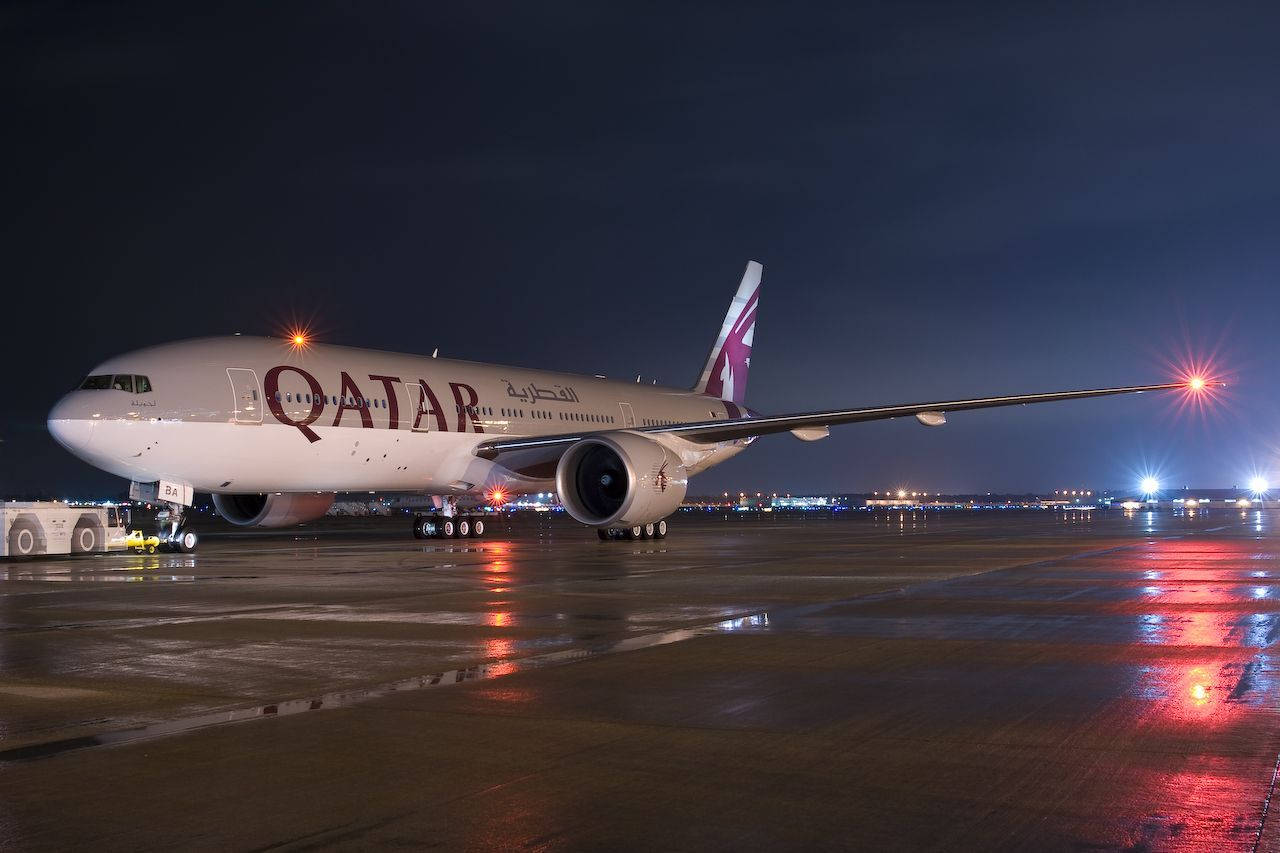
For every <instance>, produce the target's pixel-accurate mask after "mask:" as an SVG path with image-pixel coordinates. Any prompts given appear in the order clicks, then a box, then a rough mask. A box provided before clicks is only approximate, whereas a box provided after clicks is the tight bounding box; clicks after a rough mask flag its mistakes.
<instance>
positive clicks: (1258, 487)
mask: <svg viewBox="0 0 1280 853" xmlns="http://www.w3.org/2000/svg"><path fill="white" fill-rule="evenodd" d="M1270 490H1271V484H1270V483H1268V482H1267V478H1266V477H1254V478H1253V479H1251V480H1250V481H1249V491H1251V492H1253V493H1254V494H1255V495H1260V494H1262V493H1264V492H1267V491H1270Z"/></svg>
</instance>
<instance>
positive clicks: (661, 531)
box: [653, 521, 667, 539]
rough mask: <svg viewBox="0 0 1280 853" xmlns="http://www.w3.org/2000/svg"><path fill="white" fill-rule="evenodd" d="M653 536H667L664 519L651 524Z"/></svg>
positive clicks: (663, 537) (664, 537) (660, 537)
mask: <svg viewBox="0 0 1280 853" xmlns="http://www.w3.org/2000/svg"><path fill="white" fill-rule="evenodd" d="M653 538H654V539H666V538H667V523H666V522H665V521H659V522H658V523H657V524H655V525H654V526H653Z"/></svg>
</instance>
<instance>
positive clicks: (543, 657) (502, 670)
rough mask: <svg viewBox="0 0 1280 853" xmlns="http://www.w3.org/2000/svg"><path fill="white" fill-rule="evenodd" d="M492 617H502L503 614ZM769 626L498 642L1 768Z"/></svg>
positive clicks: (25, 754) (32, 752) (728, 624)
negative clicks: (329, 688) (583, 641)
mask: <svg viewBox="0 0 1280 853" xmlns="http://www.w3.org/2000/svg"><path fill="white" fill-rule="evenodd" d="M491 615H495V616H497V615H501V614H491ZM768 624H769V614H767V613H755V614H751V615H748V616H742V617H738V618H735V619H729V620H725V621H723V622H718V623H716V624H714V625H704V626H701V627H697V628H682V629H679V630H675V631H663V632H660V633H657V634H648V635H643V636H632V637H628V638H626V639H625V640H621V641H618V642H615V643H608V644H601V645H598V646H594V647H585V648H574V649H564V650H560V651H554V652H546V653H543V654H538V655H532V656H529V657H522V658H518V659H514V660H512V659H509V658H508V656H509V655H511V653H512V651H513V648H514V647H513V645H512V643H511V642H510V641H508V640H503V639H494V640H490V641H488V642H487V643H486V644H485V651H486V653H487V655H488V656H489V657H491V658H495V660H493V661H492V662H491V663H484V664H477V665H475V666H468V667H463V668H459V669H450V670H446V671H444V672H437V673H434V674H431V675H420V676H416V677H414V678H405V679H398V680H396V681H392V682H389V683H386V684H379V685H375V686H373V687H367V688H364V689H360V690H340V691H335V692H332V693H325V694H323V695H320V696H316V697H311V698H303V699H290V700H285V701H280V702H272V703H270V704H266V705H259V706H256V707H252V708H236V709H231V710H226V711H218V712H214V713H208V714H198V715H196V716H192V717H186V718H183V719H177V720H166V721H165V722H162V723H155V724H153V725H149V726H143V727H140V728H135V729H121V730H116V731H108V732H103V733H101V734H96V735H89V736H81V737H74V738H67V739H64V740H57V741H51V742H46V743H39V744H32V745H28V746H21V747H17V748H13V749H6V750H0V764H3V763H6V762H16V761H32V760H36V759H41V758H49V757H51V756H54V755H58V754H61V753H64V752H70V751H73V750H78V749H85V748H88V747H94V746H108V745H111V744H120V743H129V742H132V741H139V740H150V739H153V738H160V737H168V736H172V735H176V734H181V733H184V732H189V731H194V730H196V729H202V728H206V727H208V726H217V725H224V724H226V723H238V722H247V721H250V720H257V719H262V718H264V717H287V716H292V715H294V714H301V713H305V712H307V711H320V710H323V709H326V708H329V709H333V708H343V707H347V706H350V705H353V704H357V703H361V702H368V701H370V700H372V699H378V698H381V697H384V696H389V695H391V694H393V693H403V692H406V691H414V690H423V689H426V688H429V687H448V686H451V685H455V684H462V683H465V682H470V681H477V680H483V679H491V678H501V677H502V676H506V675H512V674H514V673H517V672H527V671H530V670H534V669H540V668H543V667H547V666H554V665H558V664H565V663H572V662H575V661H581V660H587V659H590V658H594V657H599V656H601V655H608V654H615V653H618V652H631V651H637V650H640V649H647V648H653V647H655V646H663V645H667V644H670V643H679V642H684V641H686V640H693V639H697V638H699V637H709V636H713V635H715V634H718V633H723V632H734V631H740V630H742V629H744V628H760V627H768Z"/></svg>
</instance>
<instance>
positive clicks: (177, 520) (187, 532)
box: [156, 503, 200, 554]
mask: <svg viewBox="0 0 1280 853" xmlns="http://www.w3.org/2000/svg"><path fill="white" fill-rule="evenodd" d="M186 509H187V508H186V507H185V506H183V505H182V504H175V503H171V504H168V508H167V509H163V510H161V511H160V513H159V514H158V515H157V516H156V527H157V528H158V529H159V534H158V535H159V537H160V547H162V548H164V549H165V550H166V551H177V552H178V553H179V554H190V553H191V552H192V551H194V550H195V549H196V546H197V545H199V544H200V535H199V534H198V533H196V531H195V529H194V528H192V527H188V526H187V520H186Z"/></svg>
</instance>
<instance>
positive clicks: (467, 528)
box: [458, 518, 471, 539]
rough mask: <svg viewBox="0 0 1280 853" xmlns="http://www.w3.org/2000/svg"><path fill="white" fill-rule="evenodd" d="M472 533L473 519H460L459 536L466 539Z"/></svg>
mask: <svg viewBox="0 0 1280 853" xmlns="http://www.w3.org/2000/svg"><path fill="white" fill-rule="evenodd" d="M470 535H471V521H470V520H469V519H466V518H460V519H458V538H459V539H466V538H467V537H468V536H470Z"/></svg>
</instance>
